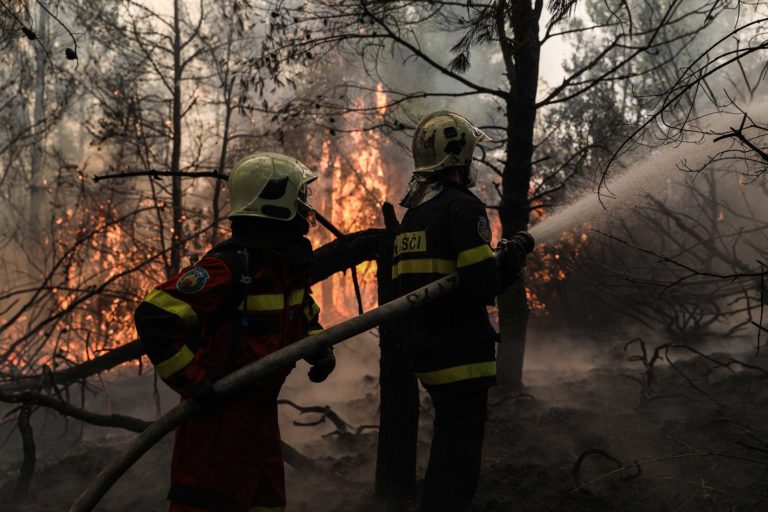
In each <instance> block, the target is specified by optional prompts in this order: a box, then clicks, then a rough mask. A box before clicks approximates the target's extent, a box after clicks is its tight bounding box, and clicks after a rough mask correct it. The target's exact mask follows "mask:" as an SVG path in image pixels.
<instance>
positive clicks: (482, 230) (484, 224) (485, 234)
mask: <svg viewBox="0 0 768 512" xmlns="http://www.w3.org/2000/svg"><path fill="white" fill-rule="evenodd" d="M477 234H478V235H480V238H482V239H483V241H484V242H486V243H491V236H492V235H493V233H492V231H491V225H490V224H489V223H488V217H485V216H483V217H480V220H478V221H477Z"/></svg>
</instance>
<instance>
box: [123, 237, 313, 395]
mask: <svg viewBox="0 0 768 512" xmlns="http://www.w3.org/2000/svg"><path fill="white" fill-rule="evenodd" d="M307 275H308V274H307V273H306V272H300V273H298V274H296V273H293V272H292V270H291V263H290V261H288V260H287V259H286V257H285V256H284V255H282V254H280V253H277V252H273V251H271V250H269V249H268V248H264V247H261V248H260V247H245V246H241V245H239V244H237V243H236V242H234V241H230V242H225V243H224V244H221V245H219V246H218V247H216V248H214V249H213V250H212V251H211V252H209V253H208V254H207V255H206V256H205V257H203V258H202V259H201V260H200V261H198V262H197V263H196V264H194V265H192V266H190V267H188V268H186V269H184V270H182V271H181V272H179V273H178V274H177V275H175V276H173V277H172V278H171V279H170V280H169V281H167V282H165V283H163V284H161V285H159V286H157V287H156V288H155V289H154V290H152V291H151V292H150V293H149V294H148V295H147V297H146V298H145V299H144V302H143V303H142V304H141V305H140V306H139V308H138V309H137V310H136V314H135V320H136V328H137V330H138V332H139V337H140V338H141V340H142V343H143V345H144V349H145V351H146V353H147V356H149V359H150V360H151V361H152V363H153V364H154V365H155V370H156V371H157V374H158V375H159V377H160V378H161V379H163V380H164V381H165V382H166V383H167V384H168V385H169V386H170V387H171V388H173V389H174V390H175V391H177V392H178V393H179V394H180V395H182V396H183V397H185V398H187V397H189V396H190V395H191V394H192V392H193V391H194V390H195V388H196V387H197V386H198V385H199V384H200V382H201V381H202V380H203V379H205V378H206V377H207V378H209V379H211V380H213V381H216V380H218V379H219V378H221V377H223V376H224V375H227V374H228V373H231V372H232V371H234V370H236V369H238V368H240V367H242V366H244V365H246V364H248V363H251V362H253V361H255V360H257V359H260V358H262V357H264V356H265V355H267V354H269V353H271V352H274V351H275V350H278V349H279V348H282V347H283V346H285V345H287V344H289V343H292V342H294V341H297V340H299V339H301V338H304V337H305V336H307V335H311V334H314V333H316V332H319V330H320V329H321V327H320V324H319V321H318V318H319V312H320V308H319V307H318V306H317V304H316V303H315V301H314V300H313V299H312V296H311V295H310V290H309V284H310V283H309V280H308V277H307ZM288 371H290V370H288ZM287 373H288V372H285V373H284V374H282V375H278V376H277V378H276V379H275V382H273V384H277V385H278V388H279V384H281V383H282V381H283V380H284V378H285V376H286V375H287Z"/></svg>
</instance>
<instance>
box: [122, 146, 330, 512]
mask: <svg viewBox="0 0 768 512" xmlns="http://www.w3.org/2000/svg"><path fill="white" fill-rule="evenodd" d="M315 179H316V176H315V175H314V174H313V173H312V172H311V171H310V170H309V169H307V168H306V167H305V166H304V165H303V164H301V163H300V162H298V161H297V160H295V159H293V158H289V157H287V156H284V155H280V154H276V153H255V154H252V155H250V156H248V157H246V158H244V159H243V160H241V161H240V162H238V163H237V165H236V166H235V168H234V169H233V171H232V174H231V175H230V178H229V192H230V203H231V214H230V216H229V217H230V219H231V221H232V238H231V239H229V240H227V241H225V242H224V243H222V244H220V245H218V246H216V247H214V248H213V249H212V250H211V251H210V252H209V253H208V254H206V255H205V257H203V258H202V259H201V260H200V261H198V262H197V263H196V264H194V265H192V266H191V267H188V268H186V269H184V270H182V271H181V272H179V273H178V274H177V275H175V276H173V277H172V278H171V279H170V280H169V281H167V282H165V283H163V284H161V285H159V286H157V287H156V288H155V289H154V290H152V291H151V292H150V293H149V295H147V297H146V299H144V302H142V304H141V305H140V306H139V308H138V309H137V310H136V314H135V320H136V327H137V329H138V332H139V336H140V338H141V340H142V343H143V344H144V348H145V350H146V353H147V355H148V356H149V358H150V360H151V361H152V363H153V364H154V366H155V371H156V372H157V374H158V375H159V376H160V377H161V378H162V379H163V380H164V381H165V382H166V383H167V384H168V385H169V386H170V387H172V388H173V389H174V390H175V391H177V392H178V393H179V394H180V395H181V396H182V398H185V399H191V400H194V401H196V402H198V403H199V404H200V405H201V406H202V407H203V409H204V411H203V412H202V413H201V414H198V415H196V416H194V417H193V418H191V419H188V420H186V421H185V422H184V423H182V424H181V425H180V426H179V428H178V429H177V431H176V439H175V444H174V449H173V459H172V464H171V489H170V492H169V494H168V499H169V501H170V502H171V505H170V510H171V512H203V511H211V512H213V511H216V512H246V511H248V512H278V511H282V510H283V508H284V506H285V482H284V476H283V460H282V453H281V442H280V432H279V430H278V423H277V402H276V399H277V396H278V393H279V391H280V387H281V386H282V384H283V382H284V380H285V378H286V376H287V375H288V373H289V372H290V368H286V369H285V370H284V371H282V372H280V373H278V374H274V375H272V376H271V377H269V378H266V379H263V380H261V381H259V382H258V383H256V384H254V385H252V386H250V388H248V389H247V390H245V391H243V392H241V393H240V394H239V395H238V396H235V397H232V398H227V399H226V400H219V399H218V397H217V396H216V393H215V391H214V390H213V386H212V383H213V382H215V381H216V380H218V379H219V378H221V377H222V376H224V375H227V374H228V373H230V372H232V371H234V370H236V369H237V368H240V367H242V366H244V365H246V364H248V363H251V362H253V361H255V360H257V359H259V358H261V357H264V356H265V355H267V354H269V353H270V352H274V351H275V350H278V349H280V348H281V347H283V346H285V345H287V344H289V343H292V342H294V341H297V340H299V339H301V338H304V337H305V336H307V335H311V334H313V333H316V332H318V331H319V330H320V329H322V328H321V326H320V323H319V321H318V315H319V311H320V309H319V308H318V306H317V304H315V302H314V300H313V299H312V296H311V295H310V290H309V285H310V282H309V268H310V265H311V264H312V262H313V255H312V246H311V244H310V242H309V240H307V238H305V235H306V234H307V232H308V229H309V222H308V220H311V216H312V210H311V207H310V206H309V203H308V200H307V196H308V192H309V189H308V186H309V184H310V183H311V182H312V181H314V180H315ZM307 361H308V362H309V363H310V364H311V365H312V367H311V369H310V371H309V378H310V380H312V381H313V382H322V381H323V380H325V378H326V377H327V376H328V375H329V374H330V373H331V372H332V371H333V369H334V367H335V365H336V362H335V359H334V356H333V351H332V349H326V350H323V351H321V352H320V353H318V354H315V355H314V356H313V357H311V358H308V360H307Z"/></svg>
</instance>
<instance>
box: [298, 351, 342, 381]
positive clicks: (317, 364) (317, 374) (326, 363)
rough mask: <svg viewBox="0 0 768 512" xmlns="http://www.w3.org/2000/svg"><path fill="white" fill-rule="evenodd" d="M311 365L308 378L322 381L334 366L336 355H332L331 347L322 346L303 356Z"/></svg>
mask: <svg viewBox="0 0 768 512" xmlns="http://www.w3.org/2000/svg"><path fill="white" fill-rule="evenodd" d="M304 360H305V361H306V362H308V363H309V364H310V365H312V367H311V368H310V369H309V373H308V374H307V375H309V380H311V381H312V382H323V381H324V380H325V379H327V378H328V376H329V375H330V374H331V372H333V370H334V368H336V357H334V355H333V347H328V348H324V349H322V350H319V351H318V352H315V353H314V354H312V355H311V356H309V357H306V358H304Z"/></svg>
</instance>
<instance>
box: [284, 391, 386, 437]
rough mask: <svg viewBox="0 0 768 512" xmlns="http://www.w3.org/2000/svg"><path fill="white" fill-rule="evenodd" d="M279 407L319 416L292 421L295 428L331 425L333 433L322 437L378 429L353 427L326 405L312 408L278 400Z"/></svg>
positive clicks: (373, 426)
mask: <svg viewBox="0 0 768 512" xmlns="http://www.w3.org/2000/svg"><path fill="white" fill-rule="evenodd" d="M277 403H278V404H279V405H289V406H291V407H293V408H294V409H296V410H297V411H299V413H301V414H310V413H312V414H319V415H320V416H319V417H318V418H317V419H316V420H313V421H306V422H302V421H294V422H293V424H294V425H296V426H297V427H314V426H317V425H320V424H323V423H325V420H328V421H330V422H331V423H333V426H334V427H335V428H336V430H334V431H333V432H330V433H328V434H325V435H324V436H334V435H335V436H339V437H344V436H356V435H360V434H361V433H363V432H365V431H366V430H372V429H378V428H379V426H378V425H360V426H357V427H354V426H352V425H350V424H349V423H347V422H346V421H344V420H343V419H341V417H340V416H339V415H338V414H337V413H336V412H335V411H334V410H333V409H332V408H331V407H330V406H328V405H313V406H307V407H305V406H301V405H298V404H296V403H295V402H292V401H290V400H287V399H281V400H278V401H277Z"/></svg>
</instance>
